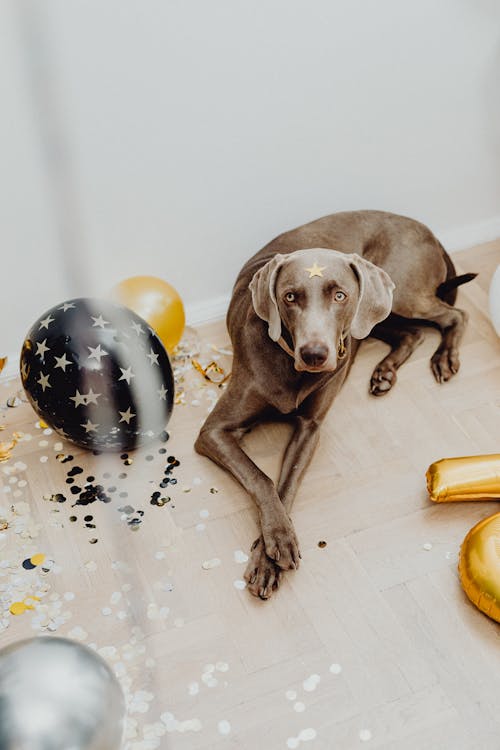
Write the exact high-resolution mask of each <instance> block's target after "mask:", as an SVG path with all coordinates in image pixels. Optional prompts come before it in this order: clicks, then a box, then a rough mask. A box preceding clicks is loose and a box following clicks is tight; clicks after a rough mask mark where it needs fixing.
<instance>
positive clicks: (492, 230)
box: [433, 216, 500, 253]
mask: <svg viewBox="0 0 500 750" xmlns="http://www.w3.org/2000/svg"><path fill="white" fill-rule="evenodd" d="M433 231H434V230H433ZM434 234H435V235H436V237H437V238H438V239H439V241H440V242H442V244H443V246H444V248H445V250H447V251H448V252H450V253H453V252H456V251H457V250H466V249H467V248H468V247H473V246H474V245H481V244H482V243H483V242H491V241H492V240H496V239H498V238H499V237H500V216H492V217H491V219H485V220H484V221H477V222H476V223H475V224H466V225H465V226H463V227H456V228H455V229H443V230H442V231H435V232H434Z"/></svg>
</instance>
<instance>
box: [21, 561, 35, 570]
mask: <svg viewBox="0 0 500 750" xmlns="http://www.w3.org/2000/svg"><path fill="white" fill-rule="evenodd" d="M23 568H24V569H25V570H34V569H35V568H36V565H34V564H33V563H32V562H31V560H23Z"/></svg>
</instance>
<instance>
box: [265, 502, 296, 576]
mask: <svg viewBox="0 0 500 750" xmlns="http://www.w3.org/2000/svg"><path fill="white" fill-rule="evenodd" d="M262 536H263V538H264V545H265V548H266V554H267V556H268V557H270V558H271V560H274V561H275V562H276V563H277V564H278V565H279V566H280V568H283V570H290V569H295V568H298V567H299V563H300V558H301V557H302V555H301V554H300V550H299V542H298V540H297V536H296V534H295V529H294V528H293V525H292V522H291V521H290V519H289V518H288V516H287V515H286V513H283V516H282V517H281V518H279V519H276V520H275V519H272V520H271V521H270V522H269V523H263V524H262Z"/></svg>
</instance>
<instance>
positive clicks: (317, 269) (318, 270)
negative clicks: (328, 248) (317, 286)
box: [304, 261, 326, 279]
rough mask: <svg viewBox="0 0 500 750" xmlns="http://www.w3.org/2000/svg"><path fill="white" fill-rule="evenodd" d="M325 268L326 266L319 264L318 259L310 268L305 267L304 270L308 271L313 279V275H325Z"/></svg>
mask: <svg viewBox="0 0 500 750" xmlns="http://www.w3.org/2000/svg"><path fill="white" fill-rule="evenodd" d="M325 268H326V266H318V264H317V263H316V261H314V263H313V264H312V266H310V268H304V271H307V273H308V274H309V278H310V279H312V277H313V276H323V271H324V270H325Z"/></svg>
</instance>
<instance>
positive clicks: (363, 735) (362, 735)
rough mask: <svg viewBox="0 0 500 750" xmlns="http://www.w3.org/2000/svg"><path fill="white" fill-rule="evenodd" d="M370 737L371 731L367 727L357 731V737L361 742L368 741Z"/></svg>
mask: <svg viewBox="0 0 500 750" xmlns="http://www.w3.org/2000/svg"><path fill="white" fill-rule="evenodd" d="M371 738H372V733H371V732H370V730H369V729H361V730H360V732H359V739H360V740H361V742H368V741H369V740H371Z"/></svg>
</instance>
